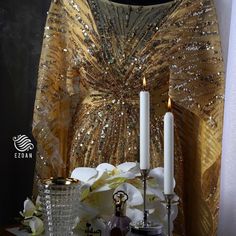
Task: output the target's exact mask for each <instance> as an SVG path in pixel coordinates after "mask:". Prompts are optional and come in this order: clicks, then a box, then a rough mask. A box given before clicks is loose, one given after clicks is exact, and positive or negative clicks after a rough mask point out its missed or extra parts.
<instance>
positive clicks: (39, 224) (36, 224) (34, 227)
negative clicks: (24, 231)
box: [29, 216, 44, 235]
mask: <svg viewBox="0 0 236 236" xmlns="http://www.w3.org/2000/svg"><path fill="white" fill-rule="evenodd" d="M29 227H30V229H31V231H32V235H40V234H42V233H43V231H44V226H43V221H42V220H41V219H40V218H38V217H36V216H34V217H33V218H32V219H31V220H30V221H29Z"/></svg>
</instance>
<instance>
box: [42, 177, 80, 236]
mask: <svg viewBox="0 0 236 236" xmlns="http://www.w3.org/2000/svg"><path fill="white" fill-rule="evenodd" d="M79 186H80V184H79V181H78V180H75V179H72V178H50V179H46V180H43V181H42V182H41V183H40V184H39V195H40V200H41V203H42V211H43V217H44V225H45V231H46V232H45V233H46V235H48V236H65V235H73V231H72V230H73V225H74V222H75V218H76V215H77V205H78V201H79Z"/></svg>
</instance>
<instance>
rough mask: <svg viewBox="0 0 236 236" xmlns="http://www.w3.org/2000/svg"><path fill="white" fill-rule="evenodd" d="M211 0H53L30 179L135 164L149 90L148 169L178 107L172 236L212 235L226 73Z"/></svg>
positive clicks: (159, 155)
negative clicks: (134, 2)
mask: <svg viewBox="0 0 236 236" xmlns="http://www.w3.org/2000/svg"><path fill="white" fill-rule="evenodd" d="M220 48H221V47H220V41H219V33H218V25H217V20H216V13H215V9H214V5H213V1H211V0H198V1H190V0H177V1H173V2H170V3H167V4H160V5H153V6H128V5H122V4H117V3H112V2H111V1H108V0H88V1H86V0H57V1H52V4H51V7H50V10H49V12H48V18H47V23H46V27H45V34H44V42H43V49H42V55H41V60H40V66H39V79H38V87H37V95H36V101H35V110H34V123H33V133H34V136H35V138H36V140H37V142H38V158H37V165H36V175H37V176H38V177H39V178H43V177H48V176H51V175H57V176H58V175H65V176H67V175H68V174H70V172H71V170H73V168H75V167H77V166H97V165H98V164H99V163H101V162H109V163H112V164H119V163H121V162H124V161H135V160H138V157H139V143H138V140H139V137H138V136H139V117H138V114H139V92H140V90H141V89H142V78H143V77H144V76H145V78H146V80H147V89H148V90H149V91H150V93H151V147H150V148H151V150H150V151H151V160H152V166H153V167H155V166H160V165H163V116H164V113H165V112H166V102H167V99H168V96H171V98H172V99H173V101H174V110H173V112H174V114H175V133H176V137H175V140H176V143H175V163H176V166H175V178H176V181H177V187H176V191H177V193H178V195H179V196H180V197H181V201H180V210H179V216H178V220H177V221H176V226H175V231H176V233H177V234H178V235H191V236H195V235H198V236H206V235H208V236H210V235H215V232H216V228H217V215H218V197H219V196H218V195H219V168H220V155H221V135H222V113H223V99H224V71H223V63H222V57H221V50H220Z"/></svg>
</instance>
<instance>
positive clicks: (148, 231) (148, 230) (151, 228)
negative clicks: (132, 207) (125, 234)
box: [130, 221, 162, 236]
mask: <svg viewBox="0 0 236 236" xmlns="http://www.w3.org/2000/svg"><path fill="white" fill-rule="evenodd" d="M130 229H131V233H132V234H134V235H153V236H161V235H162V226H161V225H158V224H154V223H151V222H148V223H147V225H145V224H144V221H140V222H138V223H137V224H130Z"/></svg>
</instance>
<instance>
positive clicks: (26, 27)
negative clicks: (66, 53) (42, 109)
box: [0, 0, 50, 225]
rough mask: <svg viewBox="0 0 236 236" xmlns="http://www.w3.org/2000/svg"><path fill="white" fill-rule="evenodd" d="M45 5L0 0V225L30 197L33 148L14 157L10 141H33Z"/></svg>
mask: <svg viewBox="0 0 236 236" xmlns="http://www.w3.org/2000/svg"><path fill="white" fill-rule="evenodd" d="M49 4H50V1H49V0H40V1H39V0H8V1H4V0H1V1H0V225H5V224H10V223H12V222H13V219H14V217H16V216H18V214H19V211H20V210H22V208H23V201H24V199H25V198H26V197H27V196H29V197H31V194H32V183H33V173H34V164H35V148H34V149H33V150H32V151H31V152H32V153H33V158H28V159H26V158H15V153H16V152H17V150H16V149H15V148H14V143H13V140H12V138H13V137H14V136H17V135H20V134H25V135H27V136H28V137H30V138H31V139H32V134H31V125H32V115H33V105H34V97H35V88H36V81H37V70H38V63H39V57H40V51H41V44H42V38H43V28H44V24H45V20H46V13H47V10H48V8H49ZM32 142H33V143H34V141H33V139H32ZM34 144H35V143H34Z"/></svg>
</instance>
